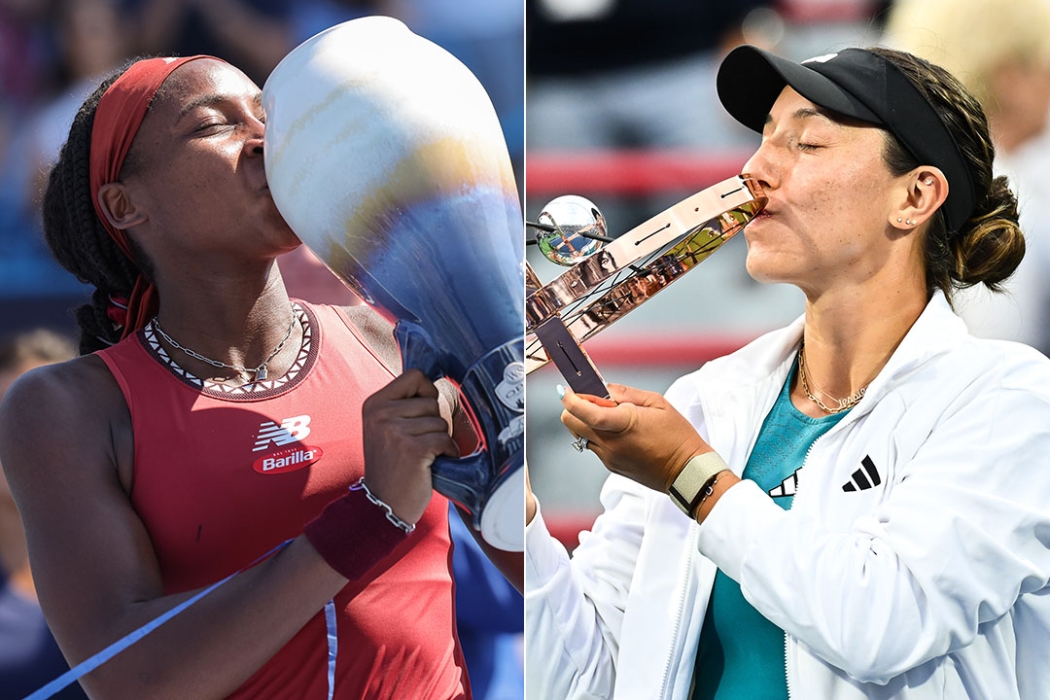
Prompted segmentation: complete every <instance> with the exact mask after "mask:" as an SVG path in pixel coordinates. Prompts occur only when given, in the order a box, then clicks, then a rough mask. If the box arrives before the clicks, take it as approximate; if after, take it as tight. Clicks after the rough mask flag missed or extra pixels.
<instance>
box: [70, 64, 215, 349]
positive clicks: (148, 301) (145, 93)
mask: <svg viewBox="0 0 1050 700" xmlns="http://www.w3.org/2000/svg"><path fill="white" fill-rule="evenodd" d="M198 58H211V59H214V60H216V61H220V60H222V59H218V58H215V57H214V56H205V55H198V56H188V57H186V58H148V59H145V60H142V61H138V62H136V63H133V64H132V65H131V67H130V68H128V69H127V70H126V71H124V74H123V75H121V76H120V77H119V78H117V79H116V81H114V83H113V84H112V85H110V86H109V88H108V89H107V90H106V91H105V92H104V93H103V94H102V98H101V99H100V100H99V103H98V108H97V109H96V110H95V122H94V125H93V126H92V128H91V162H90V167H89V169H88V170H89V176H88V177H89V186H90V189H91V203H92V204H93V205H94V207H95V214H97V215H98V218H99V220H100V221H101V222H102V226H103V227H104V228H105V229H106V231H107V232H108V233H109V237H110V238H112V239H113V242H114V243H116V244H117V247H118V248H120V250H121V252H122V253H124V255H125V256H126V257H127V258H128V260H131V261H132V262H133V263H134V262H135V257H134V255H132V252H131V245H130V244H129V242H128V237H127V234H125V233H124V231H122V230H121V229H118V228H116V227H114V226H113V225H112V224H111V223H110V222H109V219H108V218H106V216H105V214H104V212H103V211H102V203H101V202H100V201H99V197H98V191H99V189H100V188H101V187H102V185H105V184H109V183H111V182H117V181H118V180H119V179H120V169H121V167H123V165H124V159H125V158H127V155H128V151H129V150H131V143H132V141H134V140H135V134H137V133H138V131H139V127H140V126H142V120H143V119H145V117H146V110H147V109H148V108H149V103H150V101H152V100H153V96H154V95H156V94H157V90H158V89H160V86H161V85H162V84H163V83H164V81H165V80H166V79H167V78H168V76H169V75H171V73H172V72H173V71H174V70H175V69H176V68H178V67H179V66H181V65H182V64H183V63H188V62H189V61H193V60H196V59H198ZM111 301H113V300H112V299H111ZM122 301H123V300H122ZM157 306H158V299H157V293H156V290H155V289H154V288H153V285H152V284H150V282H149V280H147V279H146V277H145V276H144V275H142V274H141V273H140V274H139V276H138V277H137V278H136V280H135V287H134V288H133V289H132V290H131V298H130V299H128V300H127V308H126V309H123V310H122V309H120V308H119V306H114V305H113V304H110V307H109V309H108V310H107V315H108V316H109V318H110V319H111V320H113V321H114V323H120V325H123V326H124V332H123V333H122V334H121V336H120V337H121V340H123V339H124V338H126V337H128V336H129V335H131V334H132V333H134V332H135V331H137V330H138V329H140V328H142V327H143V326H145V325H146V324H147V323H148V322H149V320H150V319H151V318H153V316H155V315H156V313H157ZM121 311H124V314H123V316H124V318H123V320H122V321H118V319H117V318H114V316H120V312H121Z"/></svg>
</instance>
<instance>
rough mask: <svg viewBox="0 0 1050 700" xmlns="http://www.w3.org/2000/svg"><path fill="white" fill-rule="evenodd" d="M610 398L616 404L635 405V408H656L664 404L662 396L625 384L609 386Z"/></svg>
mask: <svg viewBox="0 0 1050 700" xmlns="http://www.w3.org/2000/svg"><path fill="white" fill-rule="evenodd" d="M608 388H609V396H611V397H612V400H613V401H615V402H616V403H633V404H634V405H635V406H655V405H657V404H662V403H663V402H664V397H663V395H662V394H658V393H656V392H654V391H643V390H642V389H635V388H634V387H630V386H624V385H623V384H609V385H608Z"/></svg>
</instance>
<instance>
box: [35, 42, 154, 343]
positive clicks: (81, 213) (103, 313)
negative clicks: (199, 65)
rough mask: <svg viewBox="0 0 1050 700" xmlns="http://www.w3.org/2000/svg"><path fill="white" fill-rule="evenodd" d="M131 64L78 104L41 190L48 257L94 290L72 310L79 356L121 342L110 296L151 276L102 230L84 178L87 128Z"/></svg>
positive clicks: (128, 166)
mask: <svg viewBox="0 0 1050 700" xmlns="http://www.w3.org/2000/svg"><path fill="white" fill-rule="evenodd" d="M132 63H134V61H130V62H128V63H127V65H125V66H123V67H122V68H121V69H120V70H118V71H117V72H116V73H114V74H113V75H111V76H109V77H108V78H106V79H105V80H103V81H102V83H101V84H100V85H99V86H98V88H97V89H96V90H95V91H94V92H93V93H92V94H91V96H90V97H88V98H87V100H85V101H84V104H83V105H81V107H80V109H79V110H78V111H77V114H76V117H74V118H73V124H72V126H71V127H70V129H69V138H68V139H67V140H66V143H65V144H64V145H63V146H62V150H61V152H60V154H59V157H58V161H57V162H56V163H55V165H54V167H52V168H51V172H50V174H49V175H48V179H47V187H46V189H45V190H44V200H43V215H44V238H45V239H46V240H47V245H48V247H49V248H50V249H51V253H52V254H53V255H54V256H55V259H56V260H57V261H58V262H59V264H60V265H62V267H64V268H66V269H67V270H69V271H70V272H71V273H73V275H75V276H76V278H77V279H78V280H80V281H81V282H84V283H86V284H90V285H93V286H94V287H95V291H94V293H93V294H92V297H91V303H89V304H84V305H83V306H81V307H80V308H78V309H77V310H76V320H77V325H78V326H79V327H80V354H82V355H86V354H88V353H92V352H95V351H96V350H101V349H102V348H105V347H107V346H109V345H113V344H114V343H116V342H117V341H118V340H120V335H121V332H120V328H118V327H115V326H114V323H113V322H112V321H111V320H110V318H109V316H108V315H107V310H108V309H109V306H110V297H123V298H125V299H128V298H130V297H131V290H132V288H133V287H134V285H135V279H136V278H137V277H138V275H139V274H140V272H141V273H142V274H144V275H146V277H148V278H152V270H151V269H150V265H149V260H148V258H146V256H145V255H144V253H143V251H142V250H141V249H140V248H138V247H136V246H135V243H134V241H132V242H131V246H132V250H133V252H134V253H135V259H136V260H137V261H138V265H137V266H136V264H135V263H133V262H132V261H130V260H128V259H127V257H126V256H125V255H124V254H123V253H122V252H121V250H120V248H118V247H117V244H116V243H114V242H113V240H112V239H111V238H110V236H109V234H108V233H107V232H106V229H105V228H103V226H102V222H101V221H100V220H99V218H98V215H97V214H96V213H95V207H94V204H93V202H92V199H91V189H90V185H89V179H88V178H89V172H90V171H89V167H90V162H91V129H92V127H93V126H94V123H95V111H96V110H97V109H98V103H99V100H101V99H102V95H103V93H105V92H106V90H107V89H109V86H110V85H112V84H113V83H114V82H115V81H116V80H117V78H119V77H120V76H121V75H123V74H124V71H126V70H127V69H128V68H129V67H130V66H131V64H132ZM133 160H134V159H133V158H132V157H131V156H130V155H129V157H128V158H127V159H126V160H125V163H124V167H123V168H122V169H121V173H120V174H121V177H124V176H126V175H127V174H129V172H130V171H131V170H132V169H133V168H134V163H133Z"/></svg>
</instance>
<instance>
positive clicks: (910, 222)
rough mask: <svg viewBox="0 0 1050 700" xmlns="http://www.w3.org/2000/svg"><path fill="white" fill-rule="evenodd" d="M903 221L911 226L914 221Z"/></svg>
mask: <svg viewBox="0 0 1050 700" xmlns="http://www.w3.org/2000/svg"><path fill="white" fill-rule="evenodd" d="M904 223H906V224H907V225H908V226H911V225H912V224H914V223H915V222H914V221H912V220H911V219H905V221H904Z"/></svg>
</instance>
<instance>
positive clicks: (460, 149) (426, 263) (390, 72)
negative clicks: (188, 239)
mask: <svg viewBox="0 0 1050 700" xmlns="http://www.w3.org/2000/svg"><path fill="white" fill-rule="evenodd" d="M263 107H264V109H265V110H266V114H267V125H266V151H265V158H266V174H267V179H268V181H269V186H270V190H271V193H272V196H273V200H274V202H275V203H276V204H277V207H278V209H279V210H280V212H281V214H282V215H283V216H284V218H285V220H286V221H287V222H288V224H289V226H291V228H292V230H293V231H295V233H296V234H297V235H298V236H299V238H300V239H301V240H302V241H303V243H304V244H306V245H307V246H308V247H309V248H310V249H311V250H312V251H313V252H314V253H315V254H316V255H317V256H318V257H319V258H320V259H321V260H322V261H324V263H325V264H326V265H327V266H328V267H329V268H330V269H331V270H332V272H334V273H335V274H336V275H337V276H338V277H340V278H341V279H342V280H343V281H344V282H346V284H347V285H349V286H350V287H351V288H352V289H354V290H355V291H356V292H357V293H358V294H359V295H360V296H361V297H362V298H363V299H364V300H365V301H366V302H367V303H368V304H370V305H371V306H373V308H375V309H376V310H377V311H379V312H380V313H381V314H382V315H384V316H385V317H386V318H388V319H389V320H391V321H393V322H395V323H396V326H395V336H396V339H397V342H398V345H399V347H400V350H401V356H402V364H403V366H404V368H405V369H406V370H407V369H410V368H416V369H420V370H422V371H423V373H424V374H425V375H427V377H429V378H430V379H431V380H436V379H438V378H440V377H446V378H448V379H449V380H451V381H452V382H453V383H454V384H456V385H457V386H458V387H459V390H460V395H461V398H462V402H461V403H462V404H463V406H464V407H465V410H466V411H467V413H468V414H469V415H471V417H472V419H473V421H474V423H475V426H474V427H475V431H476V432H477V433H478V435H479V446H478V448H477V450H476V451H475V452H474V454H471V455H467V456H464V457H461V458H458V459H455V458H449V457H439V458H438V459H437V460H436V461H435V462H434V464H433V466H432V474H433V483H434V488H435V489H436V490H437V491H438V492H440V493H442V494H444V495H445V496H447V497H449V498H450V499H452V500H453V501H455V502H456V503H457V504H458V505H460V506H461V507H462V508H464V509H465V510H467V511H468V512H470V513H471V514H472V516H473V524H474V527H475V528H476V529H479V530H480V531H481V534H482V536H483V537H484V539H485V540H486V541H487V542H488V543H490V544H492V545H493V546H496V547H498V548H501V549H505V550H511V551H521V550H522V549H523V548H524V542H523V540H522V532H521V522H522V518H523V512H522V507H523V502H524V479H523V474H522V465H523V462H524V415H523V411H524V377H525V372H524V367H523V364H522V360H523V336H522V313H523V312H522V291H521V290H522V288H523V284H524V280H523V276H522V271H523V265H522V250H521V244H520V240H521V239H520V231H521V227H522V217H521V208H520V205H519V202H518V194H517V189H516V187H515V183H514V175H513V171H512V168H511V163H510V157H509V155H508V152H507V146H506V142H505V141H504V138H503V132H502V130H501V128H500V124H499V121H498V119H497V117H496V113H495V111H494V109H493V107H492V104H491V102H490V101H489V99H488V96H487V94H486V93H485V91H484V89H483V88H482V86H481V84H480V83H479V82H478V81H477V79H476V78H475V77H474V75H473V74H471V72H470V71H469V70H468V69H467V68H466V67H465V66H464V65H463V64H462V63H460V62H459V61H458V60H457V59H456V58H454V57H453V56H452V55H451V54H449V53H448V52H446V51H445V50H444V49H442V48H440V47H438V46H437V45H436V44H433V43H431V42H429V41H427V40H426V39H423V38H422V37H419V36H417V35H415V34H413V33H412V32H411V31H409V30H408V28H407V27H405V25H403V24H402V23H401V22H399V21H397V20H394V19H391V18H387V17H369V18H365V19H359V20H353V21H351V22H346V23H344V24H341V25H337V26H336V27H333V28H332V29H329V30H327V31H325V32H322V33H321V34H319V35H317V36H315V37H314V38H313V39H311V40H309V41H307V42H306V43H304V44H302V45H301V46H299V47H298V48H297V49H295V50H294V51H293V52H292V53H290V54H289V55H288V56H287V57H285V59H284V60H282V61H281V63H280V65H278V66H277V68H276V69H275V70H274V72H273V73H272V74H271V75H270V77H269V79H268V80H267V81H266V85H265V87H264V89H263Z"/></svg>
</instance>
